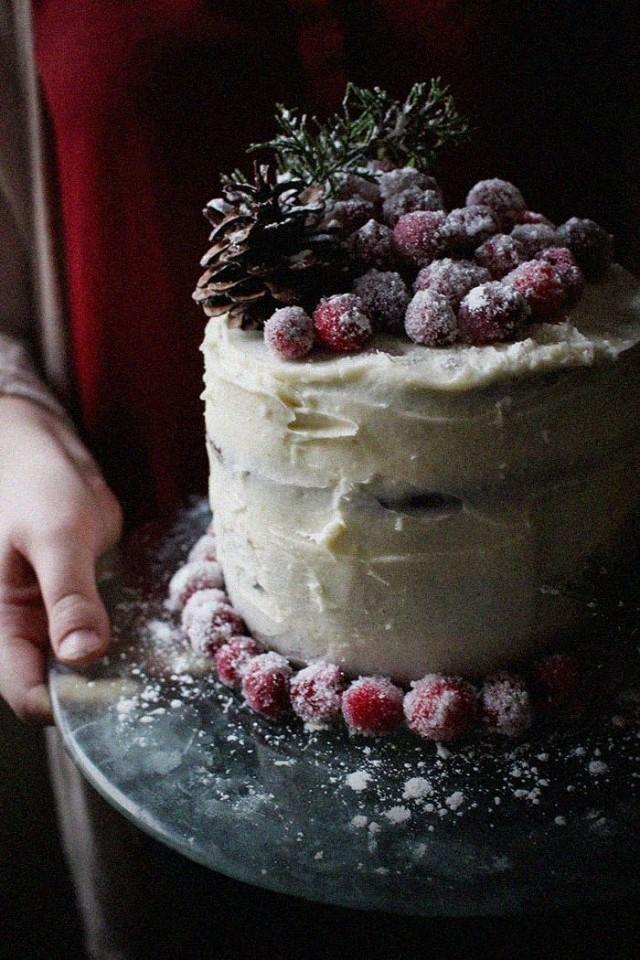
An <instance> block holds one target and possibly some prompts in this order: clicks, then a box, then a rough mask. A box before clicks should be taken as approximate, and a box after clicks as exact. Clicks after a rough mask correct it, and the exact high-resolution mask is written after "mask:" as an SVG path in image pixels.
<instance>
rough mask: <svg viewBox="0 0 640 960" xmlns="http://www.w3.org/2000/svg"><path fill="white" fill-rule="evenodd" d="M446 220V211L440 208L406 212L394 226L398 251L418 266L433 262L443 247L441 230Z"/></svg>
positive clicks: (395, 246) (394, 240) (394, 238)
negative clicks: (443, 211)
mask: <svg viewBox="0 0 640 960" xmlns="http://www.w3.org/2000/svg"><path fill="white" fill-rule="evenodd" d="M444 220H445V215H444V213H442V212H441V211H438V210H416V211H415V212H414V213H405V215H404V216H403V217H400V219H399V220H398V222H397V223H396V225H395V227H394V228H393V244H394V248H395V250H396V253H398V255H399V256H401V257H402V258H403V259H404V260H407V261H408V262H409V263H412V264H414V265H415V266H417V267H422V266H425V264H427V263H431V261H432V260H434V259H435V258H436V257H437V255H438V254H439V253H441V252H442V249H443V242H442V237H441V236H440V230H441V228H442V225H443V223H444Z"/></svg>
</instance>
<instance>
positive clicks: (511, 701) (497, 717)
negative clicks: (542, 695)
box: [479, 672, 532, 737]
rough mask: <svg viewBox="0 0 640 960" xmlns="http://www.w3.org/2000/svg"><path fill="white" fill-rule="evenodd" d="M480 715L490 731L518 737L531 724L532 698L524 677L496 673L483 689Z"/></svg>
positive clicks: (488, 679)
mask: <svg viewBox="0 0 640 960" xmlns="http://www.w3.org/2000/svg"><path fill="white" fill-rule="evenodd" d="M479 705H480V719H481V720H482V723H483V724H484V725H485V727H486V728H487V730H489V732H490V733H500V734H502V735H503V736H505V737H519V736H521V734H523V733H524V732H525V730H528V729H529V727H530V726H531V721H532V712H531V698H530V696H529V691H528V690H527V687H526V685H525V682H524V680H523V679H522V678H521V677H518V676H515V674H512V673H506V672H501V673H496V674H494V676H492V677H487V679H486V680H485V682H484V684H483V685H482V689H481V690H480V700H479Z"/></svg>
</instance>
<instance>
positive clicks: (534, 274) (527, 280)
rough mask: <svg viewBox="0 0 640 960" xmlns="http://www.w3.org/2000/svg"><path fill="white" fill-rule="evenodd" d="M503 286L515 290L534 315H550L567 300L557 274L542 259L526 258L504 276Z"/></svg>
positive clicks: (541, 316)
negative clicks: (524, 261) (525, 260)
mask: <svg viewBox="0 0 640 960" xmlns="http://www.w3.org/2000/svg"><path fill="white" fill-rule="evenodd" d="M503 282H504V284H505V286H506V285H508V286H510V287H512V288H513V289H514V290H517V291H518V293H519V294H520V296H521V297H522V298H523V300H524V301H525V303H526V304H527V305H528V306H529V309H530V310H531V312H532V314H533V315H534V317H538V318H544V317H551V316H553V314H554V313H557V312H558V311H559V310H561V309H562V308H563V307H564V306H565V305H566V302H567V294H566V291H565V288H564V284H563V283H562V280H561V279H560V276H559V274H558V273H557V271H556V270H554V268H553V267H552V266H551V264H550V263H545V261H544V260H527V262H526V263H521V264H520V266H519V267H516V269H515V270H512V271H511V273H509V274H507V276H506V277H505V278H504V281H503Z"/></svg>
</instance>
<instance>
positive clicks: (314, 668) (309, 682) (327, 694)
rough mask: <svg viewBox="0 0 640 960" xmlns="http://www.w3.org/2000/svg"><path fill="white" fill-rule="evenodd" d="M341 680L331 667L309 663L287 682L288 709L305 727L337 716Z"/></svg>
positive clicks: (342, 683)
mask: <svg viewBox="0 0 640 960" xmlns="http://www.w3.org/2000/svg"><path fill="white" fill-rule="evenodd" d="M344 686H345V679H344V674H343V673H342V670H341V669H340V667H337V666H336V665H335V664H334V663H323V662H320V663H311V664H309V666H308V667H305V668H304V669H303V670H300V671H299V673H297V674H296V675H295V676H294V677H293V679H292V680H291V706H292V707H293V710H294V713H297V715H298V716H299V717H300V718H301V719H302V720H304V721H305V723H326V722H327V721H328V720H333V719H335V717H337V716H339V714H340V709H341V702H342V691H343V690H344Z"/></svg>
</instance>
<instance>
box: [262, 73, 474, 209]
mask: <svg viewBox="0 0 640 960" xmlns="http://www.w3.org/2000/svg"><path fill="white" fill-rule="evenodd" d="M276 123H277V125H278V128H279V132H278V133H277V134H276V136H275V137H274V138H273V139H272V140H268V141H266V142H265V143H258V144H252V145H251V146H250V147H249V151H248V152H249V153H254V152H256V151H261V150H270V151H271V152H272V153H273V154H274V155H275V158H276V162H277V166H278V172H279V173H280V174H287V175H289V176H291V177H294V178H296V179H300V180H302V181H303V182H304V183H306V184H307V185H309V186H310V185H311V184H321V185H323V186H324V188H325V194H326V195H327V196H330V195H332V194H333V193H335V191H336V188H337V186H338V185H339V183H340V181H341V179H342V177H343V176H344V175H346V174H349V173H357V174H359V175H360V176H363V177H365V178H366V179H369V180H373V179H375V174H373V173H372V172H371V171H370V170H369V169H367V164H368V162H369V161H371V160H390V161H391V162H392V163H394V164H399V165H401V166H413V167H416V168H418V169H420V170H427V169H430V168H431V167H432V165H433V162H434V160H435V157H436V155H437V153H438V151H439V150H440V148H441V147H443V146H444V145H445V144H448V143H460V142H461V141H463V140H465V139H467V138H468V136H469V127H468V123H467V121H466V119H465V118H464V117H462V116H461V115H460V114H459V113H458V111H457V109H456V106H455V103H454V100H453V97H452V96H451V94H450V93H449V88H448V87H446V86H444V85H443V84H442V81H441V80H440V79H439V78H436V79H432V80H431V81H430V83H428V84H427V83H416V84H414V85H413V87H412V88H411V90H410V91H409V94H408V95H407V97H406V99H405V100H404V101H400V100H394V99H393V98H392V97H391V96H390V95H389V94H388V93H387V92H386V91H385V90H381V89H380V87H373V88H372V89H367V88H365V87H358V86H357V85H356V84H354V83H349V84H348V85H347V89H346V92H345V96H344V99H343V101H342V106H341V109H340V111H339V112H338V113H335V114H333V115H332V116H330V117H329V118H328V119H327V120H324V121H322V120H319V119H318V118H317V117H315V116H312V117H310V116H308V115H307V114H306V113H300V111H298V110H296V109H289V108H288V107H285V106H283V105H282V104H278V105H277V112H276Z"/></svg>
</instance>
